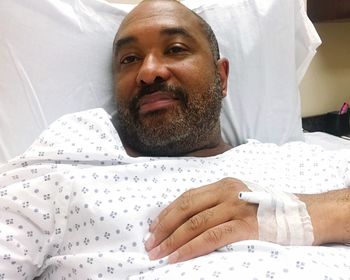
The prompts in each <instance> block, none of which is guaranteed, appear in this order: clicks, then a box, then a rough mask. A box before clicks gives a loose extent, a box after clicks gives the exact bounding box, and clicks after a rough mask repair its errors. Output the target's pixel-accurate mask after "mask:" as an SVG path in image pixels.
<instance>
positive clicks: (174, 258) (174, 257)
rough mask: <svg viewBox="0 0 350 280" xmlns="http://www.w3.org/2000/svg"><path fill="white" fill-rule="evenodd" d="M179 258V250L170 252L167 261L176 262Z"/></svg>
mask: <svg viewBox="0 0 350 280" xmlns="http://www.w3.org/2000/svg"><path fill="white" fill-rule="evenodd" d="M178 259H179V252H178V251H175V252H174V253H172V254H171V255H170V256H169V258H168V263H170V264H171V263H176V262H177V260H178Z"/></svg>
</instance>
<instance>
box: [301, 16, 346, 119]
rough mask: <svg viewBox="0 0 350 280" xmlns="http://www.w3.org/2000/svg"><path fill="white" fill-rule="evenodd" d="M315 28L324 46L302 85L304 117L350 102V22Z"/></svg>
mask: <svg viewBox="0 0 350 280" xmlns="http://www.w3.org/2000/svg"><path fill="white" fill-rule="evenodd" d="M315 27H316V29H317V32H318V33H319V35H320V37H321V39H322V41H323V43H322V45H321V46H320V47H319V49H318V52H317V54H316V56H315V58H314V59H313V61H312V63H311V65H310V68H309V69H308V71H307V73H306V75H305V77H304V80H303V81H302V83H301V87H300V92H301V107H302V115H303V116H313V115H318V114H323V113H326V112H330V111H336V110H338V109H339V108H340V106H341V105H342V104H343V102H344V101H347V102H350V21H347V22H331V23H317V24H315Z"/></svg>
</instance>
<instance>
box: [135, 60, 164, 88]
mask: <svg viewBox="0 0 350 280" xmlns="http://www.w3.org/2000/svg"><path fill="white" fill-rule="evenodd" d="M169 77H170V71H169V69H168V67H167V65H166V64H165V63H164V61H163V59H162V58H159V57H157V56H155V55H148V56H146V57H145V58H144V59H143V61H142V65H141V67H140V69H139V72H138V75H137V78H136V79H137V84H138V85H144V84H148V85H150V84H153V83H154V82H155V81H156V79H157V80H163V81H166V80H168V79H169Z"/></svg>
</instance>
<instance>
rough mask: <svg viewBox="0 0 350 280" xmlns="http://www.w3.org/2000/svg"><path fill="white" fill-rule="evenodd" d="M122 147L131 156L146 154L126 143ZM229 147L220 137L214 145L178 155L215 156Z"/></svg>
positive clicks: (230, 147)
mask: <svg viewBox="0 0 350 280" xmlns="http://www.w3.org/2000/svg"><path fill="white" fill-rule="evenodd" d="M124 148H125V150H126V152H127V154H128V155H129V156H131V157H142V156H148V155H146V154H141V153H139V152H137V151H135V150H133V149H131V148H130V147H128V146H127V145H124ZM230 149H232V146H231V145H229V144H227V143H225V142H224V140H222V138H220V140H219V142H218V143H217V144H216V145H211V146H207V147H204V148H201V149H198V150H195V151H192V152H189V153H187V154H183V155H179V156H183V157H211V156H216V155H219V154H222V153H224V152H226V151H228V150H230Z"/></svg>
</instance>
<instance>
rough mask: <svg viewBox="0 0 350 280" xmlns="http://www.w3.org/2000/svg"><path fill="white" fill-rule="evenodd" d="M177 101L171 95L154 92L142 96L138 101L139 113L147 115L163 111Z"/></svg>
mask: <svg viewBox="0 0 350 280" xmlns="http://www.w3.org/2000/svg"><path fill="white" fill-rule="evenodd" d="M177 101H178V98H176V97H175V96H174V95H173V94H172V93H170V92H163V91H156V92H154V93H152V94H148V95H145V96H143V97H142V98H141V99H140V101H139V113H140V114H141V115H142V114H147V113H150V112H154V111H157V110H161V109H165V108H167V107H169V106H171V105H173V104H174V103H175V102H177Z"/></svg>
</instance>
